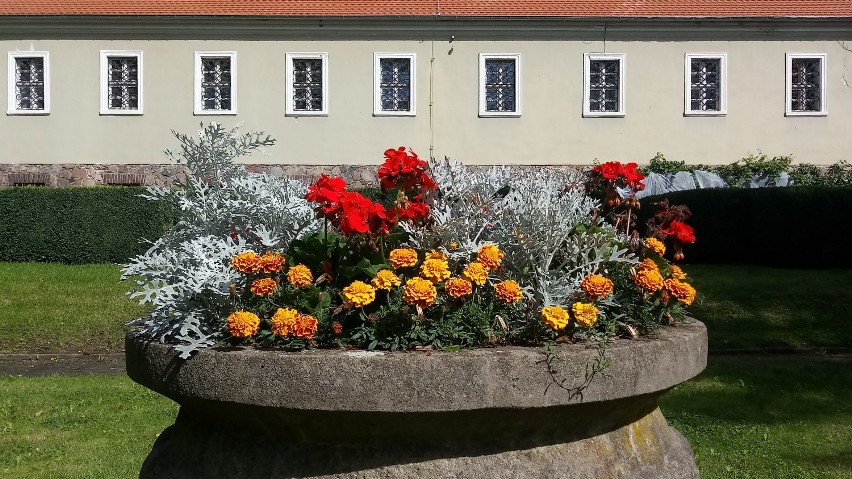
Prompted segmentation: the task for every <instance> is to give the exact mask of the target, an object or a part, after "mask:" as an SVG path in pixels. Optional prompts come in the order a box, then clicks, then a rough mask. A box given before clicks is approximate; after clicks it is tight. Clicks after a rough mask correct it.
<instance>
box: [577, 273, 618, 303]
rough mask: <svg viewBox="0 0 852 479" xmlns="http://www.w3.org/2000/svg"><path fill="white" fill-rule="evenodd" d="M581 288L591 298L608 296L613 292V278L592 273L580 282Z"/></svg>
mask: <svg viewBox="0 0 852 479" xmlns="http://www.w3.org/2000/svg"><path fill="white" fill-rule="evenodd" d="M580 288H582V289H583V292H584V293H586V296H588V297H589V298H590V299H598V298H606V297H607V296H609V295H611V294H612V288H613V285H612V280H611V279H609V278H605V277H603V276H601V275H599V274H590V275H589V276H586V277H585V278H584V279H583V281H581V282H580Z"/></svg>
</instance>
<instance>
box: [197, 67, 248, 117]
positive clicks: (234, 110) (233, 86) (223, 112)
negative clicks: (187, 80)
mask: <svg viewBox="0 0 852 479" xmlns="http://www.w3.org/2000/svg"><path fill="white" fill-rule="evenodd" d="M203 58H228V59H230V61H231V108H230V109H228V110H205V109H204V108H203V105H202V101H201V100H202V99H201V97H202V95H201V60H202V59H203ZM194 85H195V92H194V96H195V107H194V109H193V113H194V114H195V115H236V114H237V52H234V51H217V52H211V51H197V52H195V83H194Z"/></svg>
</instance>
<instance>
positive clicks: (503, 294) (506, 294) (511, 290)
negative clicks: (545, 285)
mask: <svg viewBox="0 0 852 479" xmlns="http://www.w3.org/2000/svg"><path fill="white" fill-rule="evenodd" d="M494 291H495V292H496V294H497V297H498V298H500V299H501V300H502V301H504V302H506V303H517V302H518V301H520V300H521V298H523V297H524V293H523V292H522V291H521V288H520V287H519V286H518V283H517V282H516V281H515V280H513V279H507V280H506V281H502V282H500V283H497V284H495V285H494Z"/></svg>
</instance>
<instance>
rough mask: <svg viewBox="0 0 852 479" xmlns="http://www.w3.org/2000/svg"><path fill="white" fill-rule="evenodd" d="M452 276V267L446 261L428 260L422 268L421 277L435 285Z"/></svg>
mask: <svg viewBox="0 0 852 479" xmlns="http://www.w3.org/2000/svg"><path fill="white" fill-rule="evenodd" d="M450 275H451V273H450V265H448V264H447V262H446V261H444V260H440V259H427V260H426V261H424V262H423V264H422V265H421V266H420V276H422V277H423V278H425V279H428V280H429V281H431V282H433V283H440V282H441V281H443V280H445V279H447V278H449V277H450Z"/></svg>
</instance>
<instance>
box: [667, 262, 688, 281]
mask: <svg viewBox="0 0 852 479" xmlns="http://www.w3.org/2000/svg"><path fill="white" fill-rule="evenodd" d="M669 277H670V278H671V279H678V280H684V279H686V273H684V272H683V270H682V269H680V266H678V265H676V264H670V265H669Z"/></svg>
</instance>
